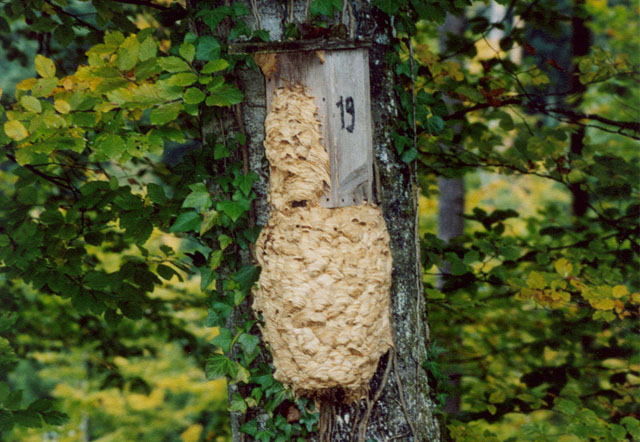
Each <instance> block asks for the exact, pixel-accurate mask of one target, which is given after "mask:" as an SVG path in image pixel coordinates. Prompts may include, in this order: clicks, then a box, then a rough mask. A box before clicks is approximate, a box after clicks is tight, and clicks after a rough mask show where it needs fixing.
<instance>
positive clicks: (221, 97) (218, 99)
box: [205, 84, 244, 106]
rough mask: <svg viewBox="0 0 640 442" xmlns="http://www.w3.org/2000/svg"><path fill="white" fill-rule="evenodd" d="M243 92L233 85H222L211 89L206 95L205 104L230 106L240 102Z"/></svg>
mask: <svg viewBox="0 0 640 442" xmlns="http://www.w3.org/2000/svg"><path fill="white" fill-rule="evenodd" d="M243 99H244V94H243V93H242V92H241V91H240V89H238V88H237V87H235V86H230V85H227V84H225V85H222V86H221V87H220V88H218V89H215V90H212V91H211V92H210V93H209V96H208V97H207V99H206V101H205V104H206V105H207V106H231V105H234V104H238V103H241V102H242V100H243Z"/></svg>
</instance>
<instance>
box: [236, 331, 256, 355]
mask: <svg viewBox="0 0 640 442" xmlns="http://www.w3.org/2000/svg"><path fill="white" fill-rule="evenodd" d="M238 344H240V346H241V347H242V349H243V350H244V352H245V353H246V354H247V355H252V354H253V353H254V352H255V350H256V348H257V347H258V344H260V338H259V337H258V336H255V335H250V334H249V333H242V334H241V335H240V336H239V337H238Z"/></svg>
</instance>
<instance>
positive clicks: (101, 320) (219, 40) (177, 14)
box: [0, 0, 640, 441]
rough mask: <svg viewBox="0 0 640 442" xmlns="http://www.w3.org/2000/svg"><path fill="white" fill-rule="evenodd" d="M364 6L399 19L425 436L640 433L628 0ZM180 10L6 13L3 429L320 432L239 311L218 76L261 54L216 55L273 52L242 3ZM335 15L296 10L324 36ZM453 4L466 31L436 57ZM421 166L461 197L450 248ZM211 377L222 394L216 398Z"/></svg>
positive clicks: (0, 236)
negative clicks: (435, 412) (252, 48)
mask: <svg viewBox="0 0 640 442" xmlns="http://www.w3.org/2000/svg"><path fill="white" fill-rule="evenodd" d="M376 4H377V6H378V7H379V8H380V9H381V10H382V11H383V12H385V13H387V14H389V15H390V16H392V17H393V24H394V27H395V36H396V40H395V42H394V44H395V46H394V49H395V50H394V51H392V52H390V53H389V54H388V61H389V64H390V65H391V66H394V67H395V73H396V75H397V79H398V82H397V84H398V86H397V96H398V101H399V103H400V106H401V107H402V108H403V109H402V112H399V114H400V115H406V116H407V117H406V119H402V118H399V119H398V120H397V121H396V123H395V128H394V133H393V138H394V141H395V145H396V148H397V153H398V158H399V159H401V160H402V161H406V162H411V163H414V164H415V165H416V167H417V170H418V173H419V177H420V182H421V188H422V191H423V195H422V198H421V227H422V243H421V245H422V259H423V268H424V272H425V298H426V299H427V301H428V302H429V306H430V321H431V330H432V338H433V339H434V342H433V343H432V346H431V355H432V358H431V359H430V360H428V361H425V363H424V368H425V369H426V370H428V371H429V372H430V373H431V375H432V378H433V382H434V383H435V384H437V386H438V390H439V395H438V397H437V400H438V401H439V402H440V403H441V405H442V409H441V411H442V422H443V424H444V425H443V428H444V429H445V430H444V432H445V433H446V434H445V438H450V439H453V440H461V441H464V440H469V441H480V440H487V441H491V440H509V438H511V440H518V441H520V440H554V441H555V440H564V441H574V440H623V439H638V438H640V422H639V420H638V418H639V416H638V414H639V413H640V411H639V406H638V402H639V401H640V397H639V396H638V393H637V391H638V390H640V389H638V388H637V387H638V384H639V383H640V360H639V359H638V358H639V356H638V355H640V340H639V338H638V331H639V330H638V325H637V323H638V322H637V320H638V316H639V305H640V293H638V292H639V291H640V287H639V281H638V272H637V270H638V260H637V257H638V253H639V252H640V246H639V244H638V225H637V219H638V215H639V213H640V205H638V202H637V197H638V176H639V174H638V155H637V148H638V138H640V127H639V125H638V112H639V111H638V98H639V97H638V93H639V91H638V88H637V87H635V84H637V80H638V66H639V65H640V60H638V57H639V56H640V52H639V51H638V50H637V49H638V33H637V32H636V31H637V25H638V13H639V9H638V7H639V6H638V4H637V2H636V1H630V2H625V1H609V2H606V1H600V0H590V1H586V2H580V1H575V2H570V1H564V2H556V1H553V2H552V1H544V0H539V1H533V2H520V1H497V2H471V1H463V0H456V1H454V2H449V1H440V0H436V1H428V2H427V1H393V2H387V1H377V2H376ZM497 4H500V5H503V6H504V8H503V9H501V11H502V14H501V16H500V17H499V19H498V20H497V21H491V20H490V18H491V17H492V8H496V7H497ZM186 6H187V5H186V4H184V3H180V2H165V3H160V2H159V3H151V2H146V1H136V2H116V1H108V2H107V1H105V2H102V1H100V2H98V1H92V2H74V1H69V2H67V1H40V0H29V1H27V2H18V1H8V2H4V8H3V9H2V12H0V30H2V31H3V32H1V33H0V44H2V46H3V52H2V57H5V60H6V62H7V63H9V62H10V63H11V64H6V65H7V66H12V68H11V69H10V70H8V72H7V76H6V77H3V82H2V83H0V86H1V87H2V88H3V89H4V91H3V92H2V94H1V95H0V100H2V103H3V112H2V114H0V118H1V120H0V121H1V124H2V127H3V130H2V131H0V147H1V148H2V159H1V160H0V161H2V163H1V165H0V219H1V221H0V262H1V263H2V266H1V267H0V268H1V269H2V273H1V274H0V297H1V299H2V305H3V307H5V306H6V307H5V308H4V309H3V313H2V314H0V368H1V370H0V373H2V374H0V434H2V437H3V438H5V439H7V440H30V438H32V439H34V440H36V439H37V440H40V439H42V438H43V437H49V436H51V438H59V439H58V440H85V439H83V438H91V439H96V440H104V441H107V440H160V439H163V440H164V439H166V440H185V441H196V440H217V439H219V440H225V439H226V438H228V436H229V429H228V414H227V411H226V409H228V410H230V411H231V412H237V413H244V412H246V411H247V409H249V408H251V407H255V406H257V405H259V404H260V405H261V406H263V407H265V408H266V409H267V410H268V411H269V412H270V415H271V417H272V418H271V420H270V421H269V422H268V424H267V429H266V430H261V431H259V430H258V425H257V422H256V421H249V422H247V423H246V424H245V426H244V427H243V428H242V431H243V432H244V433H246V434H248V435H251V436H254V437H256V438H258V439H260V440H290V439H294V438H299V439H300V440H304V438H305V437H306V435H307V434H308V433H309V432H310V431H312V430H313V429H314V428H315V424H316V421H317V414H315V413H314V410H313V405H312V404H310V403H307V402H306V401H304V400H299V401H294V399H293V397H292V396H291V394H290V393H289V392H287V391H286V390H285V389H284V388H283V387H282V386H281V385H280V384H279V383H277V382H275V381H274V380H273V378H272V376H271V369H270V367H269V357H268V354H266V353H265V352H264V351H262V350H261V346H260V345H259V337H258V332H257V328H256V320H255V318H252V317H246V318H234V317H233V315H234V306H237V305H239V304H240V303H241V302H242V301H243V300H244V299H245V297H246V296H247V295H248V291H249V289H250V287H251V285H252V283H253V282H254V281H255V278H256V276H257V269H255V268H254V267H253V266H251V265H248V264H247V263H248V262H249V261H248V259H247V257H248V248H249V244H250V243H251V242H252V241H254V240H255V238H256V237H257V233H258V227H256V226H255V225H254V223H253V221H252V216H251V202H252V200H253V199H254V198H255V193H254V191H253V190H252V186H253V184H254V182H255V180H256V175H255V174H254V173H253V172H251V171H249V170H248V169H247V165H246V161H244V160H245V158H246V145H245V143H246V137H245V135H244V133H243V132H242V130H241V129H240V128H239V127H237V126H233V125H232V126H229V125H228V124H226V123H225V121H226V118H227V117H228V116H229V115H230V114H231V113H236V112H237V108H236V105H237V104H238V103H240V102H241V101H242V100H243V93H242V91H240V90H239V89H238V88H237V87H236V85H235V74H234V72H235V70H236V69H241V68H242V69H244V68H249V69H255V65H254V64H253V61H252V60H250V59H247V58H245V57H243V56H239V55H230V54H228V53H227V44H228V42H229V41H231V40H234V39H238V38H253V39H258V40H261V39H262V40H265V39H268V37H269V36H268V35H266V34H265V33H264V32H261V31H251V29H250V28H249V26H248V25H247V24H246V23H245V19H248V18H249V17H251V10H250V9H249V8H247V7H246V6H244V5H243V4H239V3H233V4H231V5H223V6H219V5H216V4H212V3H209V2H197V6H195V7H191V8H187V7H186ZM341 8H342V4H341V2H335V1H321V0H315V1H314V2H312V5H311V11H310V12H311V15H312V18H313V21H314V23H315V25H319V26H326V25H327V23H328V22H330V20H331V18H332V17H334V16H337V15H339V12H340V11H341ZM447 13H449V14H454V15H458V16H460V17H464V20H465V22H466V26H465V31H464V32H463V33H462V34H457V35H449V36H448V37H447V38H446V40H447V44H446V51H445V53H443V52H442V50H441V45H439V40H440V39H441V38H442V34H443V31H442V29H440V28H439V26H440V25H441V24H442V23H443V22H444V20H445V18H446V16H447ZM194 23H195V25H194ZM620 23H627V24H628V26H621V25H619V24H620ZM580 26H583V27H586V28H588V31H589V32H588V33H589V35H590V42H586V43H585V44H586V51H585V52H584V53H582V54H580V55H577V52H576V48H577V46H576V45H575V43H574V44H573V46H572V42H571V37H572V35H574V34H575V33H576V32H577V31H579V30H580V29H582V28H580ZM287 29H288V34H289V35H290V36H291V38H297V37H299V33H298V32H297V30H298V28H296V27H295V26H288V27H287ZM495 31H499V32H498V33H497V34H496V33H495ZM496 35H498V37H496ZM583 46H584V45H583ZM583 49H584V48H583ZM36 53H37V54H38V55H36ZM3 63H4V62H3ZM3 65H4V64H3ZM27 72H28V73H29V74H25V73H27ZM29 75H31V76H32V78H28V76H29ZM18 77H19V80H17V78H18ZM25 78H26V79H25ZM14 79H16V80H14ZM414 116H415V118H414ZM576 146H578V147H579V149H578V148H577V147H576ZM437 176H445V177H464V179H465V183H466V203H465V215H464V216H465V220H466V227H465V231H464V234H463V235H461V236H459V237H458V238H456V239H454V240H452V241H451V242H449V243H446V242H443V241H442V240H440V239H438V238H437V236H436V235H435V230H436V218H435V213H436V209H437V205H438V202H437V190H436V177H437ZM578 203H579V204H578ZM577 206H579V207H583V209H579V207H578V208H577ZM440 269H445V270H446V271H445V270H440ZM203 307H206V308H203ZM205 310H208V313H207V315H206V317H205V313H204V311H205ZM230 317H231V318H233V319H234V322H235V323H239V324H242V326H241V327H230V326H229V325H228V324H229V322H228V318H230ZM207 327H209V328H207ZM205 374H206V377H207V378H209V379H212V380H210V381H206V380H205ZM220 377H226V378H227V380H228V382H234V383H240V384H241V385H242V386H243V388H242V389H241V393H242V395H241V394H236V395H234V396H233V397H232V398H231V400H230V401H227V399H226V392H225V386H224V385H225V384H224V381H223V380H222V379H220ZM215 379H218V380H215ZM54 399H55V400H54ZM43 435H44V436H43ZM47 435H49V436H47Z"/></svg>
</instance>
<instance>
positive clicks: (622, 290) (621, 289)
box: [611, 285, 629, 298]
mask: <svg viewBox="0 0 640 442" xmlns="http://www.w3.org/2000/svg"><path fill="white" fill-rule="evenodd" d="M611 293H612V294H613V297H614V298H622V297H623V296H624V295H626V294H628V293H629V290H627V287H626V286H624V285H617V286H615V287H614V288H613V290H612V292H611Z"/></svg>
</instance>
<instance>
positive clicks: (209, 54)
mask: <svg viewBox="0 0 640 442" xmlns="http://www.w3.org/2000/svg"><path fill="white" fill-rule="evenodd" d="M219 55H220V43H218V40H216V39H215V38H213V37H212V36H210V35H205V36H202V37H200V38H198V46H197V47H196V59H197V60H202V61H205V60H213V59H215V58H218V56H219Z"/></svg>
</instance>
